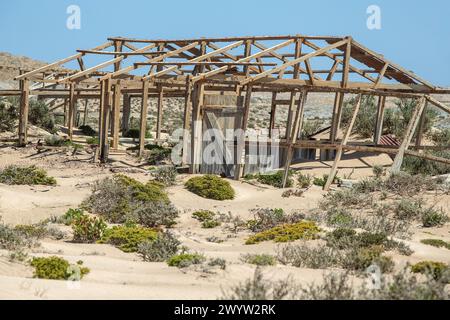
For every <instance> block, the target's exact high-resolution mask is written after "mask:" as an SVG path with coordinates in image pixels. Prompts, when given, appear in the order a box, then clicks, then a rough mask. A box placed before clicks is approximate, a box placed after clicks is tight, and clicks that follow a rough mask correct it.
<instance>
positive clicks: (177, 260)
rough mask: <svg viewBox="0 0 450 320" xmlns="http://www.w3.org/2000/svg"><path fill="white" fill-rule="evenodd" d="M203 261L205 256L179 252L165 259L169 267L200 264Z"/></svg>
mask: <svg viewBox="0 0 450 320" xmlns="http://www.w3.org/2000/svg"><path fill="white" fill-rule="evenodd" d="M203 261H205V257H204V256H203V255H201V254H198V253H181V254H177V255H174V256H172V257H170V258H169V259H168V260H167V265H168V266H169V267H178V268H186V267H189V266H190V265H193V264H200V263H202V262H203Z"/></svg>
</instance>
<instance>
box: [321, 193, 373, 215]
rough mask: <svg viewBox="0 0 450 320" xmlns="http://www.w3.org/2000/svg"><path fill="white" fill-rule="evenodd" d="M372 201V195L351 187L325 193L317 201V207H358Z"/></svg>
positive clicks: (324, 208)
mask: <svg viewBox="0 0 450 320" xmlns="http://www.w3.org/2000/svg"><path fill="white" fill-rule="evenodd" d="M372 202H373V197H372V196H371V195H368V194H365V193H363V192H358V191H357V190H355V189H353V188H352V189H344V190H338V191H335V192H329V193H327V194H326V195H325V198H324V199H323V200H322V201H321V202H320V203H319V208H320V209H322V210H328V209H330V208H332V209H336V208H338V207H343V208H345V209H350V208H357V209H358V208H362V207H366V206H367V205H370V204H371V203H372Z"/></svg>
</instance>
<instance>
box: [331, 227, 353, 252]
mask: <svg viewBox="0 0 450 320" xmlns="http://www.w3.org/2000/svg"><path fill="white" fill-rule="evenodd" d="M356 237H357V233H356V231H355V230H353V229H348V228H337V229H334V230H333V231H331V232H328V233H327V235H326V237H325V240H326V242H327V246H329V247H332V248H336V249H347V248H351V247H353V246H354V245H355V242H356Z"/></svg>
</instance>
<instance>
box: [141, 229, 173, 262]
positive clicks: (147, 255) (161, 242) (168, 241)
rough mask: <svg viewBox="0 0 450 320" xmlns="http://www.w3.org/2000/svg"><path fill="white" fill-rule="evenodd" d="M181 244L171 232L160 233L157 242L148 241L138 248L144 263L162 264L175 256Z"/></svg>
mask: <svg viewBox="0 0 450 320" xmlns="http://www.w3.org/2000/svg"><path fill="white" fill-rule="evenodd" d="M180 244H181V242H180V241H178V239H177V238H176V237H175V236H174V235H173V234H172V233H170V232H163V233H159V234H158V236H157V237H156V239H155V240H146V241H144V242H141V243H139V244H138V246H137V252H138V253H139V254H140V255H141V256H142V258H143V259H144V261H150V262H162V261H166V260H167V259H169V258H170V257H172V256H173V255H175V254H176V253H177V252H178V250H179V247H180Z"/></svg>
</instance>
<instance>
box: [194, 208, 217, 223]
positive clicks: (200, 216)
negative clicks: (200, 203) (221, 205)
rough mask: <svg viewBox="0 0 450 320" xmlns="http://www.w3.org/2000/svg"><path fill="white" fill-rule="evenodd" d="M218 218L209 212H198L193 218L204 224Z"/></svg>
mask: <svg viewBox="0 0 450 320" xmlns="http://www.w3.org/2000/svg"><path fill="white" fill-rule="evenodd" d="M215 217H216V214H215V212H212V211H209V210H198V211H195V212H194V213H192V218H194V219H196V220H198V221H200V222H203V221H207V220H213V219H214V218H215Z"/></svg>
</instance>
